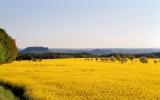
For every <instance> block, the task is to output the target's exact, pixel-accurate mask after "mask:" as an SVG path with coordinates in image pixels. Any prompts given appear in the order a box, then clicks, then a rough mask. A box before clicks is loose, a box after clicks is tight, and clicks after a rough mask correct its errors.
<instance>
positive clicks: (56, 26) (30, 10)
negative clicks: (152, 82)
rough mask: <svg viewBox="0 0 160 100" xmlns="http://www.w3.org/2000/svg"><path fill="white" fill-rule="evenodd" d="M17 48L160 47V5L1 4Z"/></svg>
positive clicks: (132, 1) (26, 0)
mask: <svg viewBox="0 0 160 100" xmlns="http://www.w3.org/2000/svg"><path fill="white" fill-rule="evenodd" d="M0 27H2V28H4V29H5V30H6V31H7V32H8V33H9V34H10V35H11V36H12V37H14V38H16V42H17V45H18V47H19V48H25V47H28V46H46V47H50V48H152V47H160V0H0Z"/></svg>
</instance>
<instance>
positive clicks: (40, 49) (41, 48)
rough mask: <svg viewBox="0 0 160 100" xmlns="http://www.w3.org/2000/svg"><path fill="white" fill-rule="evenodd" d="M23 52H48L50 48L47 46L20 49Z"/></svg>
mask: <svg viewBox="0 0 160 100" xmlns="http://www.w3.org/2000/svg"><path fill="white" fill-rule="evenodd" d="M20 52H21V53H47V52H49V49H48V48H47V47H27V48H25V49H24V50H21V51H20Z"/></svg>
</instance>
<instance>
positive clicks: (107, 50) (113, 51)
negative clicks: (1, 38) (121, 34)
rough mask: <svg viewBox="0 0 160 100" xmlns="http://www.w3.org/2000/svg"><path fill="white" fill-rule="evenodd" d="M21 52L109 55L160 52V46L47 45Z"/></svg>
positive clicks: (28, 48) (21, 50)
mask: <svg viewBox="0 0 160 100" xmlns="http://www.w3.org/2000/svg"><path fill="white" fill-rule="evenodd" d="M19 51H20V52H21V53H46V52H53V53H90V54H93V55H108V54H146V53H153V52H160V49H159V48H145V49H140V48H134V49H132V48H104V49H101V48H95V49H71V48H68V49H58V48H54V49H52V48H51V49H49V48H47V47H27V48H25V49H19Z"/></svg>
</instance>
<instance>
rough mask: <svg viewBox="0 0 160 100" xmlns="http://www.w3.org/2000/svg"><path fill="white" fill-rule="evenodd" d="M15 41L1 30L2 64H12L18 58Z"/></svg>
mask: <svg viewBox="0 0 160 100" xmlns="http://www.w3.org/2000/svg"><path fill="white" fill-rule="evenodd" d="M17 51H18V49H17V47H16V44H15V40H14V39H12V38H11V37H10V36H9V35H8V34H7V32H6V31H5V30H4V29H1V28H0V63H5V62H10V61H12V60H14V59H15V58H16V56H17Z"/></svg>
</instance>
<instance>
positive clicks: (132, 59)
mask: <svg viewBox="0 0 160 100" xmlns="http://www.w3.org/2000/svg"><path fill="white" fill-rule="evenodd" d="M128 58H129V59H130V60H131V62H132V63H133V61H134V58H135V56H134V55H129V56H128Z"/></svg>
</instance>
